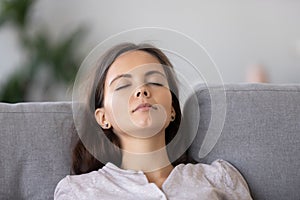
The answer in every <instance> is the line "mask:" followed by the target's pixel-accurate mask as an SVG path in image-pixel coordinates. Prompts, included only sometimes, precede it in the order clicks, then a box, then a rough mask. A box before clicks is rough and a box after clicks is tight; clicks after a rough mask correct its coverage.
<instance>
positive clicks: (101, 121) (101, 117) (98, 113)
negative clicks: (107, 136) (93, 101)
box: [95, 108, 111, 129]
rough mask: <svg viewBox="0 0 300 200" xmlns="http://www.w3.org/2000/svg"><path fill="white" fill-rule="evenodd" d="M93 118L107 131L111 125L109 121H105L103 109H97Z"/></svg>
mask: <svg viewBox="0 0 300 200" xmlns="http://www.w3.org/2000/svg"><path fill="white" fill-rule="evenodd" d="M95 118H96V121H97V123H98V124H99V125H100V126H101V127H102V128H103V129H109V128H110V127H111V124H110V123H109V121H107V119H106V117H105V110H104V108H97V109H96V111H95Z"/></svg>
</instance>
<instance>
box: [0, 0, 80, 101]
mask: <svg viewBox="0 0 300 200" xmlns="http://www.w3.org/2000/svg"><path fill="white" fill-rule="evenodd" d="M35 2H36V0H1V2H0V27H3V25H4V24H5V23H8V22H9V23H11V24H12V25H13V26H14V27H15V28H16V31H17V32H18V34H19V36H20V42H21V46H22V47H23V49H24V51H25V52H24V53H25V55H26V56H27V59H26V60H27V61H26V62H25V63H24V64H22V66H20V67H19V68H18V70H16V71H15V72H14V73H13V74H12V75H11V76H10V77H9V79H8V80H7V81H6V82H5V83H4V85H3V87H2V88H1V89H0V101H1V102H9V103H16V102H23V101H26V95H27V94H28V92H29V90H30V86H31V85H32V84H33V81H34V80H35V77H36V76H38V73H39V71H40V70H41V69H42V68H47V72H48V73H47V75H48V76H49V78H47V79H46V83H45V85H46V88H48V87H51V85H53V83H62V84H65V85H70V84H71V83H72V82H73V81H74V79H75V76H76V72H77V70H78V67H79V65H80V61H81V58H82V57H81V56H79V55H78V52H76V50H78V49H79V41H80V40H81V38H82V37H83V35H84V33H85V28H83V27H82V26H81V27H79V28H78V29H77V30H75V31H73V32H72V33H71V34H70V35H68V36H67V37H64V38H61V39H59V41H58V42H57V43H55V44H54V43H53V42H52V41H51V38H50V36H49V35H48V34H47V30H42V31H39V32H37V33H35V34H34V35H32V34H31V35H30V34H28V29H29V20H30V11H31V8H32V6H33V5H34V3H35ZM44 89H45V88H44ZM46 92H47V91H46V90H45V93H46Z"/></svg>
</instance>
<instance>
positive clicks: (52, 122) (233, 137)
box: [0, 84, 300, 200]
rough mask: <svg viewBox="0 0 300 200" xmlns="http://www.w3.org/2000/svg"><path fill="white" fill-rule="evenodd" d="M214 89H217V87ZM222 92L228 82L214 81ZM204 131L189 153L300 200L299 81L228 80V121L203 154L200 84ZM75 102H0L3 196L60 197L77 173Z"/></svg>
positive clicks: (206, 109)
mask: <svg viewBox="0 0 300 200" xmlns="http://www.w3.org/2000/svg"><path fill="white" fill-rule="evenodd" d="M210 89H211V88H210ZM212 89H213V90H214V91H218V90H219V91H222V86H214V87H212ZM197 91H198V92H197V97H198V100H199V107H200V122H199V129H198V134H197V136H196V138H195V140H194V142H193V144H192V146H191V148H190V155H191V156H193V158H194V159H195V160H197V161H199V162H204V163H211V162H212V161H213V160H216V159H219V158H220V159H224V160H227V161H229V162H230V163H232V164H233V165H234V166H235V167H237V168H238V169H239V171H240V172H241V173H242V175H243V176H244V177H245V179H246V180H247V182H248V185H249V187H250V190H251V192H252V195H253V197H254V199H258V200H260V199H274V200H276V199H278V200H279V199H280V200H281V199H299V196H300V190H299V186H300V176H299V174H300V171H299V169H300V159H299V158H300V154H299V153H300V85H270V84H230V85H225V91H226V102H225V103H224V102H222V101H216V102H217V103H218V104H224V105H222V106H226V117H225V124H224V127H223V130H222V133H221V136H220V138H219V140H218V142H217V143H216V145H215V146H214V148H213V150H212V151H211V152H210V153H209V154H208V155H207V156H206V157H204V158H202V159H200V158H199V156H198V153H199V148H200V146H201V144H202V139H203V138H204V136H205V134H206V130H207V128H208V126H209V123H210V120H211V108H210V95H209V90H208V89H207V87H206V86H205V85H200V86H198V88H197ZM72 121H73V116H72V109H71V102H45V103H19V104H4V103H0V199H1V200H2V199H25V200H27V199H30V200H34V199H53V193H54V189H55V186H56V184H57V183H58V182H59V180H61V179H62V178H63V177H65V176H66V175H67V174H69V172H70V159H71V149H72V146H73V145H74V141H75V140H76V138H77V136H76V135H74V134H73V133H72V132H71V131H70V130H71V125H72Z"/></svg>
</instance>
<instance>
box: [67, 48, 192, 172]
mask: <svg viewBox="0 0 300 200" xmlns="http://www.w3.org/2000/svg"><path fill="white" fill-rule="evenodd" d="M132 50H140V51H145V52H147V53H149V54H151V55H152V56H154V57H155V58H157V59H158V60H159V62H160V63H161V64H162V65H166V66H169V67H164V70H165V73H166V75H167V77H168V83H169V88H170V91H171V95H172V106H173V108H174V110H175V112H176V116H175V120H174V121H172V122H170V124H169V126H168V127H167V128H166V131H165V133H166V134H165V139H166V145H167V144H169V143H170V142H171V140H172V139H173V138H174V137H175V136H176V134H177V131H178V129H179V126H180V122H181V109H180V104H179V101H178V98H177V96H178V88H177V84H176V78H175V76H174V75H173V73H172V71H171V70H172V68H173V66H172V64H171V62H170V61H169V59H168V58H167V56H166V55H165V54H164V53H163V52H162V51H161V50H160V49H158V48H156V47H154V46H152V45H150V44H139V45H135V44H132V43H122V44H119V45H117V46H115V47H113V48H111V49H109V50H108V51H107V52H106V53H105V54H104V55H103V56H102V57H101V58H100V60H99V62H98V64H97V69H96V72H95V77H94V80H93V86H92V88H93V89H92V90H91V91H90V94H89V96H88V103H89V107H88V108H87V109H88V111H87V114H86V117H85V118H86V119H85V120H84V121H85V123H86V124H85V126H86V127H88V126H92V127H94V128H96V129H98V130H99V129H100V128H101V127H100V126H99V125H98V123H97V122H96V119H95V117H94V112H95V110H96V109H97V108H101V107H103V100H104V83H105V79H106V74H107V71H108V69H109V67H110V66H111V64H112V63H113V62H114V61H115V60H116V58H118V56H120V55H121V54H122V53H125V52H128V51H132ZM86 130H90V129H88V128H86ZM74 131H76V129H75V126H74ZM102 131H103V132H104V134H99V132H98V133H97V131H96V132H94V131H83V133H81V135H80V139H78V141H77V144H76V146H75V148H74V149H73V155H72V170H71V171H72V174H83V173H88V172H91V171H94V170H98V169H99V168H102V167H103V166H104V165H105V164H106V163H107V162H111V163H114V164H115V165H117V166H120V165H121V161H122V153H121V151H120V140H119V138H118V137H117V136H116V134H115V133H114V132H113V131H112V130H111V129H102ZM104 137H106V138H104ZM107 139H108V140H109V141H110V142H111V143H113V144H114V145H111V144H108V143H107ZM105 140H106V141H105ZM82 141H84V144H83V143H82ZM86 146H88V147H89V149H86ZM91 151H92V152H91ZM167 151H168V155H169V157H170V152H169V151H170V150H169V149H167ZM93 155H94V156H95V155H96V156H95V157H97V158H101V161H99V160H98V159H96V158H95V157H94V156H93ZM98 156H99V157H98ZM187 162H189V160H188V157H187V153H186V152H185V153H184V154H183V155H181V156H180V157H179V158H178V159H177V160H175V161H174V162H172V165H174V166H176V165H178V164H180V163H187Z"/></svg>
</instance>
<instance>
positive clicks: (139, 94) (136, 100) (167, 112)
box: [95, 50, 175, 140]
mask: <svg viewBox="0 0 300 200" xmlns="http://www.w3.org/2000/svg"><path fill="white" fill-rule="evenodd" d="M172 115H173V116H174V115H175V111H174V108H173V107H172V96H171V92H170V90H169V88H168V81H167V78H166V74H165V72H164V70H163V67H162V65H161V64H160V62H159V61H158V59H157V58H155V57H154V56H152V55H150V54H149V53H147V52H144V51H140V50H135V51H129V52H126V53H124V54H122V55H120V56H119V57H118V58H117V59H116V60H115V61H114V62H113V63H112V65H111V66H110V68H109V70H108V72H107V76H106V80H105V85H104V107H103V108H100V109H97V110H96V112H95V117H96V120H97V122H98V123H99V124H100V125H101V126H102V127H103V128H112V129H113V131H114V133H116V134H117V135H118V136H119V137H120V138H121V140H122V139H125V138H127V137H128V136H129V137H135V138H140V139H143V138H144V139H148V138H151V137H154V136H155V135H157V134H164V133H165V129H166V127H167V126H168V125H169V123H170V121H171V116H172ZM107 123H109V127H106V126H105V125H106V124H107Z"/></svg>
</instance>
